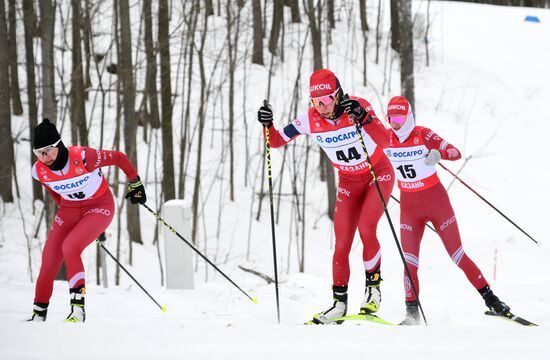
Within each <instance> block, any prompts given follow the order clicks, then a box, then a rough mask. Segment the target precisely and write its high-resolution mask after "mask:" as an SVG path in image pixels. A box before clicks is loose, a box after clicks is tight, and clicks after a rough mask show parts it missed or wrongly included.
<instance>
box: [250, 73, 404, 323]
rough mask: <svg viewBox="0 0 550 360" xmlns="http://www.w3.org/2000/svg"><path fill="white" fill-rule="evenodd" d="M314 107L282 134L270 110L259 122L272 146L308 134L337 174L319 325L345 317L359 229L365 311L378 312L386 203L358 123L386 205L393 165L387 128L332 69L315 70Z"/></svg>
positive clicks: (317, 317) (261, 113)
mask: <svg viewBox="0 0 550 360" xmlns="http://www.w3.org/2000/svg"><path fill="white" fill-rule="evenodd" d="M310 100H311V104H312V107H311V108H310V109H309V110H308V111H307V112H304V113H302V114H301V115H299V116H298V117H297V118H296V119H294V121H292V123H290V124H288V125H287V126H285V127H284V128H283V129H282V130H277V129H275V127H274V126H273V112H272V111H271V108H270V107H268V106H262V107H261V108H260V110H259V111H258V121H260V123H262V125H264V126H265V127H267V128H268V129H269V138H270V142H271V143H270V145H271V147H273V148H277V147H281V146H283V145H285V144H287V143H289V142H290V141H292V140H294V139H295V138H296V137H298V136H299V135H302V134H306V135H309V136H310V137H311V138H312V139H313V140H314V141H315V142H316V143H317V144H319V146H321V148H322V149H323V151H325V153H326V154H327V156H328V158H329V159H330V161H331V162H332V165H333V166H334V167H335V168H336V169H338V175H339V184H338V195H337V199H336V207H335V210H334V233H335V238H336V241H335V249H334V254H333V260H332V277H333V280H332V281H333V283H332V290H333V303H332V305H331V306H330V307H329V308H328V309H327V310H325V311H323V312H321V313H318V314H316V315H315V316H314V318H313V320H312V322H314V323H317V324H330V323H341V321H335V320H333V319H334V318H339V317H342V316H344V315H346V312H347V300H348V294H347V290H348V282H349V277H350V267H349V258H348V257H349V253H350V251H351V245H352V242H353V238H354V235H355V232H356V230H357V229H359V235H360V237H361V241H362V243H363V263H364V268H365V275H366V286H365V297H364V300H363V302H362V304H361V311H362V312H365V313H374V312H376V311H378V309H379V307H380V301H381V293H380V281H381V277H380V262H381V251H380V244H379V242H378V238H377V237H376V228H377V225H378V221H379V220H380V217H381V216H382V213H383V211H384V210H383V207H382V203H381V201H380V198H379V195H378V193H377V190H376V186H375V183H374V181H373V179H372V175H371V172H370V169H369V163H368V161H367V158H366V156H365V153H364V150H363V147H362V145H361V141H360V138H359V135H358V134H357V131H356V126H355V121H357V122H358V124H359V125H360V128H361V133H362V136H363V140H364V142H365V145H366V147H367V150H368V152H369V156H370V158H371V162H372V166H373V170H374V173H375V174H376V177H377V180H378V182H379V185H380V188H381V191H382V194H383V197H384V199H385V200H386V202H387V201H388V199H389V197H390V195H391V192H392V188H393V183H394V174H393V169H392V166H391V163H390V161H389V160H388V158H387V156H386V155H385V154H384V151H383V150H382V149H383V148H384V147H386V146H387V144H388V138H387V135H386V129H385V128H384V125H383V124H382V122H381V121H380V120H379V119H378V117H377V116H376V114H375V113H374V111H373V109H372V106H371V105H370V104H369V103H368V101H366V100H365V99H362V98H359V97H355V96H349V97H348V96H347V95H346V96H344V92H343V90H342V87H341V86H340V82H339V81H338V79H337V78H336V76H335V75H334V74H333V73H332V72H331V71H330V70H328V69H321V70H317V71H315V72H314V73H313V74H312V75H311V77H310Z"/></svg>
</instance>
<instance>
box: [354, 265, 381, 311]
mask: <svg viewBox="0 0 550 360" xmlns="http://www.w3.org/2000/svg"><path fill="white" fill-rule="evenodd" d="M365 275H366V281H365V298H364V299H363V302H362V303H361V310H360V311H359V313H361V314H374V313H375V312H377V311H378V309H380V302H381V301H382V293H381V292H380V282H381V281H382V278H381V277H380V270H376V271H375V272H373V273H369V272H365Z"/></svg>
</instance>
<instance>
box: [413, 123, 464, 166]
mask: <svg viewBox="0 0 550 360" xmlns="http://www.w3.org/2000/svg"><path fill="white" fill-rule="evenodd" d="M421 134H422V137H423V138H424V144H425V145H426V147H427V148H428V149H430V150H431V149H437V150H439V152H440V153H441V159H443V160H458V159H460V158H461V157H462V155H461V154H460V151H458V149H457V148H455V147H454V146H453V145H451V144H449V143H448V142H447V141H445V139H443V138H442V137H440V136H439V135H437V134H436V133H435V132H434V131H433V130H431V129H428V128H423V129H422V132H421Z"/></svg>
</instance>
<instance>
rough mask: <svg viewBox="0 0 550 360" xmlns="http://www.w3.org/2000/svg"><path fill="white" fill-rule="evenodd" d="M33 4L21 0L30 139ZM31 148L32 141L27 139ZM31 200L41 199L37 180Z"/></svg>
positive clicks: (34, 112)
mask: <svg viewBox="0 0 550 360" xmlns="http://www.w3.org/2000/svg"><path fill="white" fill-rule="evenodd" d="M35 18H36V17H35V14H34V5H33V1H32V0H23V25H24V26H23V28H24V31H25V59H26V63H25V69H26V73H27V97H28V103H29V104H28V106H29V110H28V111H29V139H32V136H33V134H32V132H33V130H34V128H35V127H36V125H37V124H38V104H37V102H36V75H35V71H34V67H35V63H34V46H33V36H34V33H33V27H34V25H33V22H34V19H35ZM29 146H30V148H31V150H32V147H33V146H32V141H29ZM35 160H36V158H35V157H34V154H33V152H32V151H31V152H30V164H31V166H32V165H33V164H34V162H35ZM32 198H33V200H37V199H39V200H43V199H44V197H43V194H42V186H41V185H40V183H39V182H38V181H33V182H32Z"/></svg>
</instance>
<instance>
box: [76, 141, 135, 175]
mask: <svg viewBox="0 0 550 360" xmlns="http://www.w3.org/2000/svg"><path fill="white" fill-rule="evenodd" d="M111 165H116V166H118V167H119V168H120V169H121V170H122V171H123V172H124V174H126V176H127V177H128V179H130V180H133V179H135V178H137V176H138V173H137V171H136V168H135V167H134V165H132V163H131V162H130V160H128V157H127V156H126V154H124V153H123V152H120V151H114V150H96V149H92V148H86V169H87V170H88V171H92V170H94V169H97V168H100V167H104V166H111Z"/></svg>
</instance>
